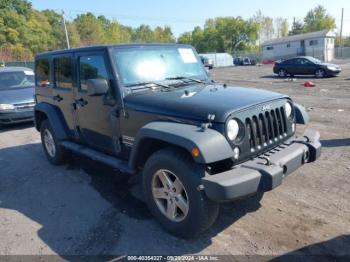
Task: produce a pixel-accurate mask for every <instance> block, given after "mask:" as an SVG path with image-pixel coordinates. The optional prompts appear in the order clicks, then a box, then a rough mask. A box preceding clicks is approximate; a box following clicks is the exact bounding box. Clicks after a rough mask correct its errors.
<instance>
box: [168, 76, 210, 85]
mask: <svg viewBox="0 0 350 262" xmlns="http://www.w3.org/2000/svg"><path fill="white" fill-rule="evenodd" d="M165 80H190V81H192V82H196V83H201V84H205V81H203V80H199V79H195V78H190V77H186V76H173V77H167V78H165Z"/></svg>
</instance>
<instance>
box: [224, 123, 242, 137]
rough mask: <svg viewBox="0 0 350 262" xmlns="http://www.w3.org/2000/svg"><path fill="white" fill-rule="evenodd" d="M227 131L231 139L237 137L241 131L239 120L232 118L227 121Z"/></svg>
mask: <svg viewBox="0 0 350 262" xmlns="http://www.w3.org/2000/svg"><path fill="white" fill-rule="evenodd" d="M226 133H227V137H228V138H229V139H230V140H231V141H233V140H235V139H236V138H237V136H238V133H239V125H238V122H237V121H236V120H234V119H230V120H229V121H228V122H227V127H226Z"/></svg>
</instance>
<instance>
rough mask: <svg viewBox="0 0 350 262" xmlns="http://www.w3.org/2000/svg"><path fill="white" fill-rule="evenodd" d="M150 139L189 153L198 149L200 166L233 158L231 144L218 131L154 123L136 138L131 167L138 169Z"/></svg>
mask: <svg viewBox="0 0 350 262" xmlns="http://www.w3.org/2000/svg"><path fill="white" fill-rule="evenodd" d="M149 138H151V139H155V140H160V141H163V142H166V143H169V144H172V145H175V146H179V147H182V148H184V149H186V150H187V151H188V152H189V153H191V151H192V149H193V148H194V147H197V148H198V149H199V151H200V155H199V156H198V157H196V158H194V160H195V162H197V163H200V164H209V163H214V162H217V161H221V160H224V159H228V158H232V157H233V152H232V148H231V146H230V144H229V143H228V141H227V140H226V138H225V137H224V136H223V135H222V134H221V133H219V132H218V131H216V130H213V129H205V130H204V131H203V130H202V129H201V128H200V127H197V126H194V125H188V124H181V123H171V122H152V123H149V124H147V125H145V126H144V127H142V128H141V129H140V130H139V132H138V134H137V136H136V139H135V143H134V146H133V149H132V152H131V155H130V160H129V166H130V167H132V168H135V167H136V164H137V156H138V153H139V151H140V150H142V141H143V140H144V139H149Z"/></svg>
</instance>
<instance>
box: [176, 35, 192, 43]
mask: <svg viewBox="0 0 350 262" xmlns="http://www.w3.org/2000/svg"><path fill="white" fill-rule="evenodd" d="M177 42H178V43H179V44H187V45H192V32H184V33H182V34H181V35H180V36H179V37H178V39H177Z"/></svg>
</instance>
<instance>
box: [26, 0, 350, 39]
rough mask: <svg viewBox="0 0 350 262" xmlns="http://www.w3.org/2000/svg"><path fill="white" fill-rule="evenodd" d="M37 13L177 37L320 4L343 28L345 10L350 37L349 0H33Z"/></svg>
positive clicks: (299, 13)
mask: <svg viewBox="0 0 350 262" xmlns="http://www.w3.org/2000/svg"><path fill="white" fill-rule="evenodd" d="M31 2H32V4H33V7H34V8H36V9H38V10H43V9H54V10H56V11H60V10H63V11H64V12H65V14H66V18H67V19H68V20H72V19H74V18H75V16H76V15H77V14H79V13H84V12H88V11H89V12H92V13H94V14H95V15H105V16H106V17H108V18H110V19H115V20H117V21H118V22H120V23H122V24H124V25H129V26H132V27H137V26H139V25H140V24H148V25H150V26H151V27H155V26H158V25H161V26H164V25H169V26H171V28H172V31H173V33H174V35H175V36H176V37H178V36H179V35H180V34H181V33H183V32H185V31H192V29H193V28H194V27H195V26H203V25H204V23H205V20H206V19H208V18H214V17H218V16H242V17H243V18H250V17H252V16H253V15H254V14H255V13H256V12H257V11H258V10H261V11H262V13H263V14H264V15H266V16H270V17H283V18H287V19H288V21H289V23H290V25H291V24H292V22H293V18H294V17H296V19H299V20H302V19H303V18H304V17H305V15H306V13H307V12H308V11H309V10H310V9H312V8H314V7H315V6H317V5H323V6H324V7H325V8H326V9H327V10H328V12H329V14H331V15H332V16H334V17H335V18H336V23H337V26H338V30H339V29H340V21H341V9H342V8H344V26H343V32H344V35H346V36H349V35H350V0H333V1H331V0H293V1H288V0H287V1H281V0H269V1H267V0H264V1H262V0H260V1H258V0H243V1H242V0H238V1H237V0H173V1H167V0H149V1H146V0H114V1H113V0H98V1H96V0H84V1H74V0H50V1H47V0H32V1H31Z"/></svg>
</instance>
